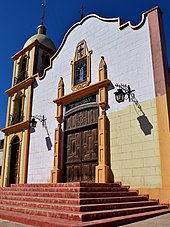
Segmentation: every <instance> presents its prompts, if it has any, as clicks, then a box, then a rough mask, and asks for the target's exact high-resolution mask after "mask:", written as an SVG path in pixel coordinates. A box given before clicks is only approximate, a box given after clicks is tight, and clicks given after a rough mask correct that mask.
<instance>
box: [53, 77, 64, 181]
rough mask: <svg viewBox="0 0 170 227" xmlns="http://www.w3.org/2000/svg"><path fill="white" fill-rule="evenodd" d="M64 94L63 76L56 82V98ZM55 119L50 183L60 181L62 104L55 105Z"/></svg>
mask: <svg viewBox="0 0 170 227" xmlns="http://www.w3.org/2000/svg"><path fill="white" fill-rule="evenodd" d="M63 95H64V82H63V78H62V77H61V78H60V81H59V84H58V98H61V97H62V96H63ZM56 119H57V121H58V128H56V129H55V140H54V165H53V170H52V171H51V179H50V182H51V183H58V182H62V170H61V147H62V134H63V132H62V129H61V123H62V119H63V104H60V105H58V106H57V114H56Z"/></svg>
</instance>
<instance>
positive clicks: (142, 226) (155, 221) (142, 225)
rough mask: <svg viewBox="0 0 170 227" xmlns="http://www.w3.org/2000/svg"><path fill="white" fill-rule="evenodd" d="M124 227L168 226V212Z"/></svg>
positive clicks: (169, 221)
mask: <svg viewBox="0 0 170 227" xmlns="http://www.w3.org/2000/svg"><path fill="white" fill-rule="evenodd" d="M124 226H125V227H170V214H164V215H160V216H158V217H155V218H149V219H146V220H144V221H139V222H135V223H132V224H128V225H124Z"/></svg>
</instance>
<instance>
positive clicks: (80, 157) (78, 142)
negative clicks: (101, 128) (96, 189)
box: [65, 108, 98, 182]
mask: <svg viewBox="0 0 170 227" xmlns="http://www.w3.org/2000/svg"><path fill="white" fill-rule="evenodd" d="M97 122H98V108H91V109H85V110H81V111H79V112H76V113H73V114H72V115H70V116H69V117H67V118H66V119H65V148H66V157H65V170H66V171H65V175H66V176H65V177H66V181H67V182H72V181H78V182H80V181H84V182H89V181H90V182H94V181H95V166H96V165H97V164H98V124H97Z"/></svg>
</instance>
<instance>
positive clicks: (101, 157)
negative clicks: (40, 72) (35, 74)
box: [50, 57, 111, 183]
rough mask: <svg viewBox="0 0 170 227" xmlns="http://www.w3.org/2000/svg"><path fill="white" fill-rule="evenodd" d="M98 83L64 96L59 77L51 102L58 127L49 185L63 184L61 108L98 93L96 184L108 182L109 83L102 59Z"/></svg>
mask: <svg viewBox="0 0 170 227" xmlns="http://www.w3.org/2000/svg"><path fill="white" fill-rule="evenodd" d="M98 72H99V81H98V82H97V83H94V84H92V85H88V86H87V87H83V88H80V90H76V91H74V92H71V93H69V94H66V95H64V80H63V78H62V77H61V78H60V80H59V83H58V92H57V94H58V97H57V98H56V99H55V100H54V101H53V102H54V103H55V104H56V105H57V108H56V119H57V123H58V127H57V128H55V132H54V162H53V169H52V170H51V178H50V182H51V183H58V182H63V169H62V152H63V112H64V110H63V108H64V105H65V104H68V103H70V102H73V101H74V100H76V99H79V98H82V97H85V96H88V95H91V94H93V93H98V95H99V99H98V105H99V107H100V108H99V109H100V110H99V113H100V114H99V117H98V144H99V145H98V165H97V166H96V175H95V182H96V183H108V182H109V181H110V172H111V171H110V163H109V157H108V156H109V143H108V130H109V127H108V118H107V106H108V89H107V88H108V86H109V85H110V83H111V81H110V80H109V79H107V65H106V62H105V60H104V57H101V60H100V63H99V71H98Z"/></svg>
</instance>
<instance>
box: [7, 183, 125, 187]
mask: <svg viewBox="0 0 170 227" xmlns="http://www.w3.org/2000/svg"><path fill="white" fill-rule="evenodd" d="M10 186H11V187H121V186H122V183H121V182H115V183H83V182H72V183H56V184H51V183H50V184H47V183H42V184H41V183H40V184H11V185H10ZM126 187H129V186H126Z"/></svg>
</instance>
